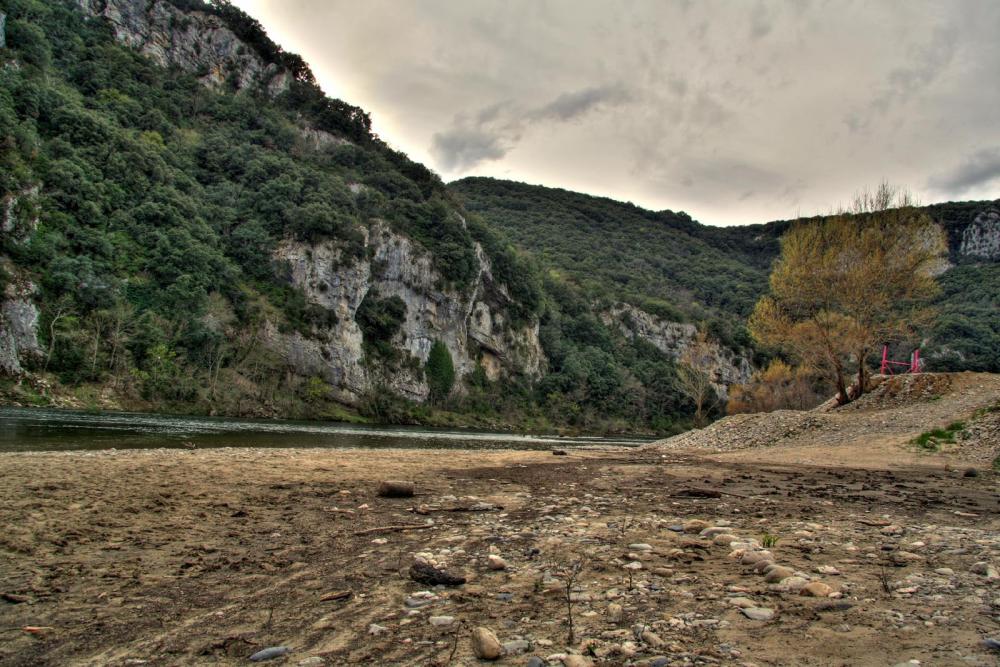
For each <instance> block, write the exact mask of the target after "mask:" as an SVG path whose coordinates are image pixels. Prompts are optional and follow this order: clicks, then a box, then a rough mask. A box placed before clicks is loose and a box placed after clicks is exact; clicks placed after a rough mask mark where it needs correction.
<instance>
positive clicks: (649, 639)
mask: <svg viewBox="0 0 1000 667" xmlns="http://www.w3.org/2000/svg"><path fill="white" fill-rule="evenodd" d="M639 639H641V640H642V641H643V642H644V643H645V644H646V645H647V646H651V647H653V648H660V647H661V646H663V645H664V644H666V643H667V642H665V641H663V638H662V637H660V635H658V634H656V633H655V632H653V631H652V630H650V629H649V628H646V629H645V630H643V631H642V634H641V635H639Z"/></svg>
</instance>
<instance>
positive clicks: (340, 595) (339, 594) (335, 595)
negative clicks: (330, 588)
mask: <svg viewBox="0 0 1000 667" xmlns="http://www.w3.org/2000/svg"><path fill="white" fill-rule="evenodd" d="M353 595H354V592H353V591H334V592H332V593H327V594H326V595H324V596H322V597H321V598H320V599H319V601H320V602H334V601H337V600H349V599H350V598H351V596H353Z"/></svg>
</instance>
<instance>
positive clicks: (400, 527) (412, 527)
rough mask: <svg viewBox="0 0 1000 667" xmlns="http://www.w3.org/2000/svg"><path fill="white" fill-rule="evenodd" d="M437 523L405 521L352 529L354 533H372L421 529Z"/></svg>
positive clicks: (431, 526)
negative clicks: (396, 523) (391, 524)
mask: <svg viewBox="0 0 1000 667" xmlns="http://www.w3.org/2000/svg"><path fill="white" fill-rule="evenodd" d="M436 525H437V524H433V523H405V524H401V525H398V526H379V527H378V528H367V529H365V530H356V531H354V534H355V535H374V534H375V533H396V532H399V531H402V530H423V529H425V528H434V527H435V526H436Z"/></svg>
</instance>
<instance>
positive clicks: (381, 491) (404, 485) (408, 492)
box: [378, 479, 414, 498]
mask: <svg viewBox="0 0 1000 667" xmlns="http://www.w3.org/2000/svg"><path fill="white" fill-rule="evenodd" d="M413 493H414V485H413V482H404V481H400V480H394V479H387V480H385V481H383V482H381V483H380V484H379V485H378V495H380V496H382V497H383V498H412V497H413Z"/></svg>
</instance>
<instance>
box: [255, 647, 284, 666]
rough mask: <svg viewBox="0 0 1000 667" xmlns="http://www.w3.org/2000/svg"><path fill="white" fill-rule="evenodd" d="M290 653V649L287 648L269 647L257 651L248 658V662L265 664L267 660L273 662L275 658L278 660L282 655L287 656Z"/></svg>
mask: <svg viewBox="0 0 1000 667" xmlns="http://www.w3.org/2000/svg"><path fill="white" fill-rule="evenodd" d="M291 652H292V649H290V648H288V647H287V646H271V647H269V648H265V649H262V650H260V651H257V652H256V653H254V654H253V655H251V656H250V662H265V661H267V660H274V659H275V658H280V657H282V656H284V655H288V654H289V653H291Z"/></svg>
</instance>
